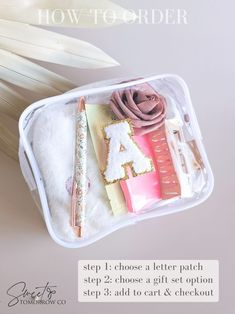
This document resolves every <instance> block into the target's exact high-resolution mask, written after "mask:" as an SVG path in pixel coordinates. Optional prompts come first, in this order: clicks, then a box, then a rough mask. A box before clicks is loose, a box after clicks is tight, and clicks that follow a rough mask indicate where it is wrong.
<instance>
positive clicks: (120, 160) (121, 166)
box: [103, 120, 153, 184]
mask: <svg viewBox="0 0 235 314" xmlns="http://www.w3.org/2000/svg"><path fill="white" fill-rule="evenodd" d="M104 134H105V139H106V140H107V145H108V158H107V162H106V169H105V170H104V172H103V176H104V179H105V183H106V184H111V183H114V182H116V181H119V180H126V179H128V178H129V177H128V173H127V167H128V166H129V167H130V169H131V172H132V175H133V176H138V175H140V174H144V173H147V172H151V171H153V163H152V160H151V158H148V157H146V156H145V155H144V153H143V152H142V151H141V149H140V148H139V146H138V145H137V144H136V143H135V141H134V139H133V128H132V126H131V122H130V120H120V121H117V122H113V123H111V124H109V125H107V126H106V127H105V128H104Z"/></svg>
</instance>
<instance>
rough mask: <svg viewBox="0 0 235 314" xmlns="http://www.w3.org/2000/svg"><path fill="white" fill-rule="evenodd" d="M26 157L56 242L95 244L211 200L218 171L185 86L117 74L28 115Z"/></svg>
mask: <svg viewBox="0 0 235 314" xmlns="http://www.w3.org/2000/svg"><path fill="white" fill-rule="evenodd" d="M19 129H20V152H19V156H20V163H21V168H22V172H23V174H24V177H25V179H26V181H27V183H28V185H29V187H30V190H31V192H32V194H33V195H34V198H35V200H36V201H37V203H38V205H39V207H40V208H41V209H42V213H43V216H44V219H45V221H46V224H47V228H48V231H49V233H50V235H51V236H52V238H53V239H54V240H55V241H56V242H57V243H59V244H61V245H63V246H65V247H81V246H85V245H88V244H90V243H92V242H95V241H96V240H98V239H100V238H102V237H104V236H105V235H107V234H109V233H111V232H113V231H115V230H117V229H119V228H121V227H124V226H127V225H130V224H133V223H135V222H137V221H140V220H144V219H148V218H153V217H157V216H161V215H165V214H169V213H173V212H177V211H180V210H184V209H187V208H190V207H193V206H196V205H197V204H199V203H201V202H202V201H204V200H205V199H206V198H207V197H208V196H209V194H210V193H211V191H212V189H213V175H212V172H211V168H210V165H209V162H208V159H207V156H206V153H205V149H204V147H203V143H202V137H201V133H200V129H199V126H198V123H197V120H196V116H195V113H194V110H193V107H192V103H191V99H190V95H189V91H188V88H187V86H186V84H185V82H184V81H183V80H182V79H181V78H179V77H178V76H175V75H160V76H154V77H148V78H141V79H133V78H130V79H115V80H112V81H105V82H100V83H94V84H92V85H88V86H85V87H82V88H79V89H78V90H76V91H72V92H70V93H67V94H64V95H60V96H56V97H52V98H48V99H45V100H41V101H39V102H37V103H35V104H32V105H31V106H29V107H28V108H27V109H26V110H25V111H24V113H23V114H22V116H21V119H20V122H19Z"/></svg>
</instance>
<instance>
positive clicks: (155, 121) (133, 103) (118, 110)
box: [110, 83, 166, 135]
mask: <svg viewBox="0 0 235 314" xmlns="http://www.w3.org/2000/svg"><path fill="white" fill-rule="evenodd" d="M110 106H111V109H112V111H113V113H114V114H115V115H116V116H117V118H119V119H126V118H129V119H130V120H131V121H132V125H133V128H134V131H135V135H144V134H146V133H149V132H152V131H154V130H157V129H159V128H160V127H161V126H162V125H163V124H164V121H165V118H166V100H165V98H164V97H163V96H161V95H160V94H158V93H157V92H156V91H155V90H154V89H153V88H152V87H151V86H150V85H149V84H147V83H146V84H141V85H138V86H134V87H131V88H129V89H125V90H118V91H115V92H113V94H112V96H111V100H110Z"/></svg>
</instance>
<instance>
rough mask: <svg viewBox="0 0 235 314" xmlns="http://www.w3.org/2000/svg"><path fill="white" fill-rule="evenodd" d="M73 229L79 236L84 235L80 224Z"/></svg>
mask: <svg viewBox="0 0 235 314" xmlns="http://www.w3.org/2000/svg"><path fill="white" fill-rule="evenodd" d="M73 231H74V233H75V235H76V236H77V237H79V238H81V237H82V228H81V227H80V226H75V227H73Z"/></svg>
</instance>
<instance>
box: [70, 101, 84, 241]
mask: <svg viewBox="0 0 235 314" xmlns="http://www.w3.org/2000/svg"><path fill="white" fill-rule="evenodd" d="M86 154H87V120H86V112H85V98H84V97H81V98H80V99H79V101H78V105H77V112H76V141H75V162H74V163H75V166H74V180H73V189H72V204H71V226H72V228H73V230H74V232H75V234H76V235H77V236H78V237H82V235H83V226H84V216H85V205H86V160H87V156H86Z"/></svg>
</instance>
